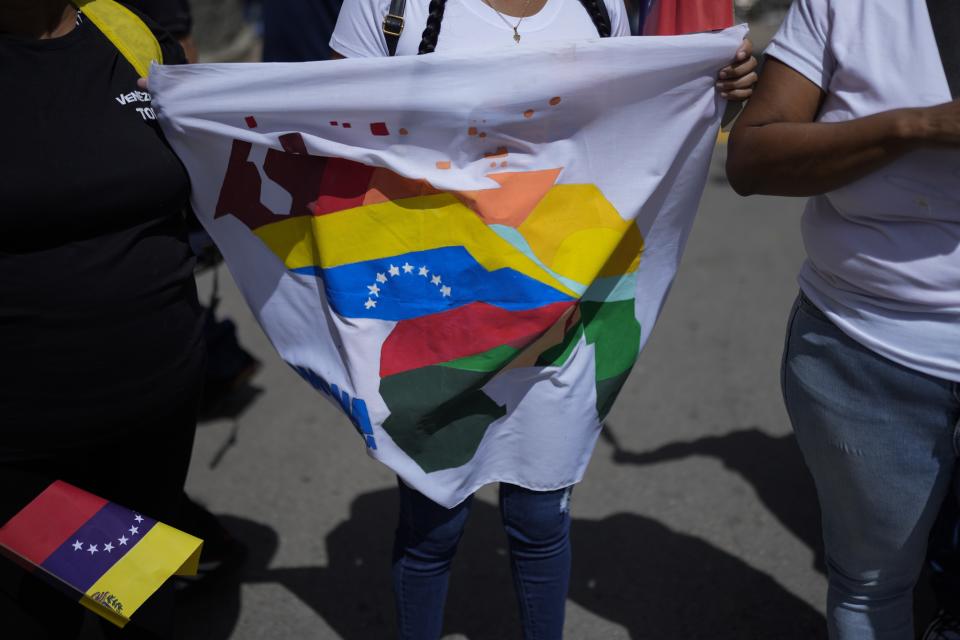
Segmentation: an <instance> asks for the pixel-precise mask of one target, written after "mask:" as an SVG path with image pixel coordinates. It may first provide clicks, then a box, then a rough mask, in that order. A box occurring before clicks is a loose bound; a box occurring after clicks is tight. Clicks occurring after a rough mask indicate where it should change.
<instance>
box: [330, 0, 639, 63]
mask: <svg viewBox="0 0 960 640" xmlns="http://www.w3.org/2000/svg"><path fill="white" fill-rule="evenodd" d="M603 1H604V2H605V3H606V5H607V12H608V13H609V14H610V26H611V30H610V31H611V35H612V36H628V35H630V25H629V23H628V21H627V17H626V10H625V8H624V5H623V0H603ZM429 7H430V3H429V0H408V2H407V6H406V10H405V11H404V29H403V32H402V33H401V35H400V41H399V43H398V44H397V55H398V56H407V55H416V54H417V52H418V51H419V49H420V40H421V38H422V36H423V29H424V27H426V26H427V15H428V14H429ZM389 8H390V0H344V2H343V6H342V8H341V9H340V17H339V18H338V19H337V26H336V28H335V29H334V30H333V36H332V37H331V38H330V47H331V48H332V49H333V50H334V51H336V52H337V53H339V54H341V55H343V56H346V57H347V58H367V57H375V56H387V55H389V53H388V51H387V42H386V40H385V39H384V37H383V31H382V30H381V24H382V23H383V17H384V16H385V15H387V10H388V9H389ZM504 17H505V18H506V19H507V21H508V22H509V23H510V24H511V25H514V24H516V23H517V20H519V18H513V17H511V16H504ZM517 31H518V33H519V34H520V37H521V40H520V43H519V44H518V43H516V42H514V40H513V29H511V28H510V27H508V26H507V25H506V24H504V22H503V20H501V19H500V16H498V15H497V12H496V11H494V10H493V9H492V8H490V6H489V5H488V4H486V3H485V2H484V1H483V0H447V3H446V6H445V8H444V13H443V20H442V22H441V26H440V37H439V38H437V47H436V50H437V51H465V50H483V49H492V48H503V47H522V46H524V45H525V44H528V43H529V44H534V43H541V42H557V41H567V42H571V41H576V40H589V39H593V38H598V37H599V35H598V34H597V28H596V27H595V26H594V24H593V21H592V20H591V19H590V16H589V14H587V11H586V9H584V8H583V5H582V4H580V2H579V0H549V1H548V2H547V3H546V4H545V5H544V6H543V9H541V10H540V11H538V12H537V13H535V14H534V15H532V16H527V17H526V18H524V19H523V21H522V22H521V23H520V27H519V28H518V29H517Z"/></svg>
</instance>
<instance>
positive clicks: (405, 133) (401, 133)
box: [399, 127, 410, 136]
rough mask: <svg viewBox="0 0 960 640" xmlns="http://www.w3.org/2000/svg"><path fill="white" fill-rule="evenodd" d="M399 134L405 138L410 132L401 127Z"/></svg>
mask: <svg viewBox="0 0 960 640" xmlns="http://www.w3.org/2000/svg"><path fill="white" fill-rule="evenodd" d="M399 133H400V135H402V136H405V135H407V134H409V133H410V132H409V131H407V130H406V129H404V128H403V127H401V128H400V131H399Z"/></svg>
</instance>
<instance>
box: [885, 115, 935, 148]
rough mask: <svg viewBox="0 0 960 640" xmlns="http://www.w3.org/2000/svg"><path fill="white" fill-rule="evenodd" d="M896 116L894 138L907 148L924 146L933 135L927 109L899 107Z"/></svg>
mask: <svg viewBox="0 0 960 640" xmlns="http://www.w3.org/2000/svg"><path fill="white" fill-rule="evenodd" d="M891 114H892V115H893V116H894V126H893V132H894V134H893V135H894V140H895V142H896V143H898V144H899V145H901V146H903V147H904V148H906V149H912V148H914V147H918V146H922V145H923V144H925V143H926V142H927V141H928V140H930V137H931V135H932V133H931V132H932V130H933V127H932V125H931V123H930V118H929V117H928V114H927V110H926V109H898V110H896V111H893V112H891Z"/></svg>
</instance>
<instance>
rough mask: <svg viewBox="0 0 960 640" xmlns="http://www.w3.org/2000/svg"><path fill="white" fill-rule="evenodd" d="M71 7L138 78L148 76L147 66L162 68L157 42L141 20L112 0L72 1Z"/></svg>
mask: <svg viewBox="0 0 960 640" xmlns="http://www.w3.org/2000/svg"><path fill="white" fill-rule="evenodd" d="M73 4H74V5H76V7H77V8H78V9H80V10H81V11H82V12H83V15H84V16H86V17H87V18H89V19H90V22H92V23H93V24H94V25H96V27H97V29H99V30H100V31H101V32H102V33H103V35H105V36H107V39H108V40H110V42H112V43H113V46H115V47H116V48H117V50H119V51H120V53H121V54H122V55H123V57H124V58H126V59H127V62H129V63H130V65H131V66H133V68H134V69H136V70H137V73H139V74H140V75H141V76H142V77H146V76H147V75H149V73H150V63H151V62H159V63H161V64H163V51H162V50H161V49H160V42H159V41H157V37H156V36H155V35H153V32H152V31H150V27H148V26H147V25H146V24H145V23H144V22H143V20H141V19H140V17H139V16H137V14H135V13H133V12H132V11H130V10H129V9H127V8H126V7H124V6H123V5H122V4H120V3H118V2H115V1H114V0H73Z"/></svg>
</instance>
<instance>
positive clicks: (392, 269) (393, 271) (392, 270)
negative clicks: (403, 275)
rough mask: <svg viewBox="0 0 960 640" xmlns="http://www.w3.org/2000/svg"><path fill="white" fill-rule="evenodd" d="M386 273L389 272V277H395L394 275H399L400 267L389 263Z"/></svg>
mask: <svg viewBox="0 0 960 640" xmlns="http://www.w3.org/2000/svg"><path fill="white" fill-rule="evenodd" d="M387 273H389V274H390V277H392V278H395V277H397V276H398V275H400V268H399V267H395V266H394V265H390V270H389V271H387Z"/></svg>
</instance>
